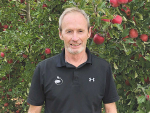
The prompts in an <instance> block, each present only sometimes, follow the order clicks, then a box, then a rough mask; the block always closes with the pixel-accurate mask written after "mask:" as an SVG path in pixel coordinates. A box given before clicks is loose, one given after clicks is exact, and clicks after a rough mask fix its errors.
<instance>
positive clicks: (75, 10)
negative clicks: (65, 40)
mask: <svg viewBox="0 0 150 113" xmlns="http://www.w3.org/2000/svg"><path fill="white" fill-rule="evenodd" d="M71 12H79V13H81V14H82V15H83V16H84V17H85V19H86V20H87V24H88V30H89V28H90V20H89V16H88V15H87V14H86V13H85V11H84V10H81V9H79V8H77V7H71V8H66V9H65V10H64V12H63V13H62V14H61V16H60V17H59V30H60V31H62V20H63V18H64V16H65V15H66V14H68V13H71Z"/></svg>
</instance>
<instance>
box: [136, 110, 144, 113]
mask: <svg viewBox="0 0 150 113" xmlns="http://www.w3.org/2000/svg"><path fill="white" fill-rule="evenodd" d="M136 113H145V111H143V110H139V111H138V112H136Z"/></svg>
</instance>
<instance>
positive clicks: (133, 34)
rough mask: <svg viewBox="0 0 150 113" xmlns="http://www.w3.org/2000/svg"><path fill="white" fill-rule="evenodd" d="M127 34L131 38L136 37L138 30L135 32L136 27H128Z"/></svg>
mask: <svg viewBox="0 0 150 113" xmlns="http://www.w3.org/2000/svg"><path fill="white" fill-rule="evenodd" d="M129 36H130V37H131V38H137V37H138V32H137V30H136V29H130V31H129Z"/></svg>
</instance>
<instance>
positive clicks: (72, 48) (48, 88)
mask: <svg viewBox="0 0 150 113" xmlns="http://www.w3.org/2000/svg"><path fill="white" fill-rule="evenodd" d="M89 23H90V22H89V18H88V16H87V15H86V13H85V12H84V11H83V10H80V9H78V8H67V9H66V10H65V11H64V12H63V14H62V15H61V16H60V19H59V37H60V39H61V40H63V41H64V46H65V49H64V50H63V52H62V53H60V54H58V55H56V56H54V57H51V58H48V59H46V60H44V61H42V62H40V63H39V64H38V66H37V68H36V70H35V72H34V75H33V79H32V83H31V88H30V93H29V97H28V100H27V102H28V103H29V104H30V107H29V111H28V113H40V112H41V109H42V105H43V104H44V103H45V113H101V106H102V102H103V103H104V105H105V111H106V113H117V109H116V105H115V101H117V100H118V99H119V97H118V94H117V91H116V88H115V84H114V81H113V77H112V75H111V68H110V65H109V64H108V63H107V62H106V61H105V60H103V59H101V58H99V57H97V56H95V55H92V54H91V53H90V51H89V50H88V48H86V43H87V39H88V38H89V37H90V34H91V27H90V24H89Z"/></svg>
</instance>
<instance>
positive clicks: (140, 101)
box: [137, 95, 146, 104]
mask: <svg viewBox="0 0 150 113" xmlns="http://www.w3.org/2000/svg"><path fill="white" fill-rule="evenodd" d="M137 101H138V104H141V103H143V102H145V101H146V98H145V96H143V95H142V96H139V97H138V98H137Z"/></svg>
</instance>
